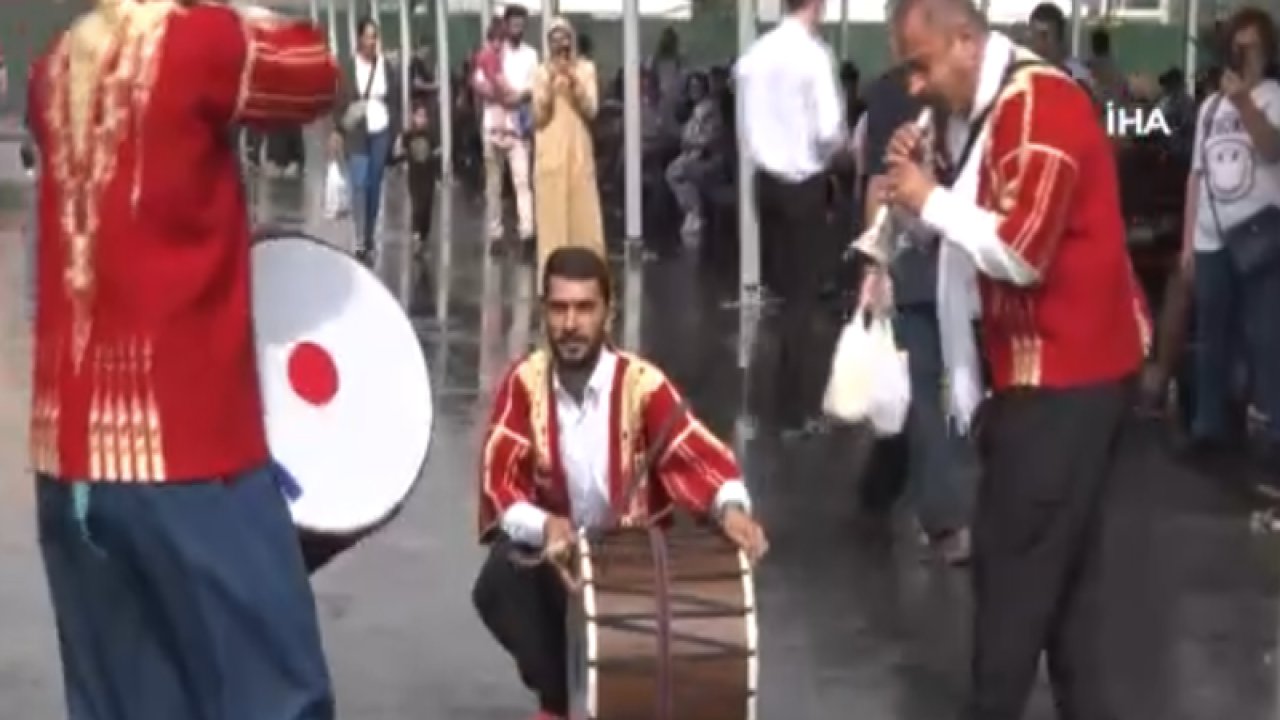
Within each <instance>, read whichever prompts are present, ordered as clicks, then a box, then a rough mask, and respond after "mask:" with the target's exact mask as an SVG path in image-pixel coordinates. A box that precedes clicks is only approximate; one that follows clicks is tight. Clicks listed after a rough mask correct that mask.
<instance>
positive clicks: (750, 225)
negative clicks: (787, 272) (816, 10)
mask: <svg viewBox="0 0 1280 720" xmlns="http://www.w3.org/2000/svg"><path fill="white" fill-rule="evenodd" d="M755 39H756V13H755V1H754V0H738V56H739V57H740V58H741V57H742V55H744V54H745V53H746V52H747V49H748V48H750V47H751V43H752V42H754V41H755ZM736 104H737V108H736V112H737V117H738V123H737V127H738V248H739V252H738V267H739V288H738V297H739V300H741V302H742V303H744V304H750V303H752V302H754V301H755V300H757V299H758V298H759V290H760V228H759V227H758V226H757V225H756V203H755V167H754V164H753V163H752V162H751V152H750V150H749V148H748V147H747V140H746V132H745V128H746V123H747V122H749V121H748V119H747V118H746V117H744V116H745V115H746V113H745V111H744V107H743V98H742V92H741V91H739V92H738V93H737V103H736Z"/></svg>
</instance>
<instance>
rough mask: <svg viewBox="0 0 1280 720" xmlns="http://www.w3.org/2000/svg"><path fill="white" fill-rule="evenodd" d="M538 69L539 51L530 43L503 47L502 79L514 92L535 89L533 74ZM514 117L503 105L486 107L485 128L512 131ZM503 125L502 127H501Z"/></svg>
mask: <svg viewBox="0 0 1280 720" xmlns="http://www.w3.org/2000/svg"><path fill="white" fill-rule="evenodd" d="M537 70H538V51H537V50H534V49H533V48H532V47H530V46H529V44H528V43H524V42H522V43H520V46H519V47H511V46H509V45H508V46H507V47H505V48H503V49H502V79H503V80H505V81H506V82H507V87H509V88H511V91H512V92H514V93H523V92H528V91H530V90H532V89H533V76H534V73H536V72H537ZM512 123H514V118H513V117H512V113H509V112H507V111H506V109H505V108H503V107H502V106H501V105H497V106H490V107H487V108H485V113H484V128H485V130H499V129H501V130H507V131H512V130H514V129H515V128H514V127H513V126H512ZM499 126H501V127H499Z"/></svg>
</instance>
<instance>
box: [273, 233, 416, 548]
mask: <svg viewBox="0 0 1280 720" xmlns="http://www.w3.org/2000/svg"><path fill="white" fill-rule="evenodd" d="M251 263H252V271H253V319H254V328H255V332H256V336H257V338H256V339H257V348H258V373H259V376H260V379H261V383H262V397H263V404H264V406H265V412H266V427H267V440H268V443H269V445H270V448H271V454H272V456H273V458H274V459H275V461H276V462H277V463H278V464H279V465H280V466H281V468H283V470H284V473H283V475H285V476H287V479H288V485H289V486H290V487H287V488H286V494H287V495H288V496H289V504H290V509H291V510H292V513H293V518H294V522H295V524H296V525H297V527H298V531H299V535H300V537H301V540H302V546H303V552H304V555H305V556H306V560H307V566H308V569H309V570H311V571H315V570H316V569H318V568H319V567H321V566H322V565H324V564H325V563H326V562H328V561H329V560H330V559H332V558H333V557H334V556H335V555H337V554H338V553H339V552H342V551H343V550H346V549H347V548H349V547H351V546H352V545H354V544H355V543H356V542H357V541H359V540H360V539H361V538H363V537H365V536H366V535H368V534H369V533H371V532H373V531H374V530H376V529H377V528H379V527H380V526H382V525H383V524H384V523H386V522H387V521H389V520H390V519H391V518H392V517H393V516H394V515H395V513H396V512H397V511H398V510H399V509H400V507H401V506H402V505H403V504H404V501H405V500H406V499H407V498H408V496H409V493H410V491H411V490H412V489H413V487H414V485H415V483H416V482H417V480H418V476H419V474H420V473H421V472H422V467H423V465H424V463H425V462H426V458H427V450H428V448H429V446H430V442H431V424H432V420H433V406H432V400H431V381H430V377H429V375H428V372H427V363H426V359H425V358H424V357H423V354H422V346H421V345H420V344H419V342H418V337H417V335H416V334H415V333H414V330H413V326H412V324H411V323H410V320H409V318H408V316H407V315H406V314H405V312H404V310H403V309H401V307H400V303H399V302H398V301H397V300H396V299H395V297H394V296H392V295H391V293H390V292H389V291H388V290H387V288H386V286H385V285H383V283H382V281H381V280H380V279H379V278H378V277H377V276H376V275H374V274H373V273H372V272H370V271H369V270H368V269H367V268H365V267H364V266H363V265H361V264H360V263H359V262H357V261H356V260H355V259H353V258H352V257H351V256H349V255H347V254H346V253H344V252H342V251H340V250H338V249H336V248H334V247H331V246H329V245H327V244H325V243H324V242H321V241H319V240H316V239H315V238H311V237H308V236H305V235H301V234H297V233H280V232H265V233H262V234H260V237H259V239H258V241H257V242H256V243H255V245H254V246H253V251H252V256H251Z"/></svg>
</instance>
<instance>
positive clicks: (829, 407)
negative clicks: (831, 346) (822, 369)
mask: <svg viewBox="0 0 1280 720" xmlns="http://www.w3.org/2000/svg"><path fill="white" fill-rule="evenodd" d="M910 406H911V376H910V373H909V371H908V368H907V355H906V353H904V352H902V351H900V350H898V345H897V342H896V341H895V340H894V338H893V326H892V324H891V323H890V322H889V320H888V319H887V318H885V317H870V318H869V317H868V313H867V311H866V310H865V309H861V308H860V309H859V310H858V311H857V312H856V313H854V315H853V318H851V319H850V320H849V322H848V323H846V324H845V326H844V330H842V331H841V333H840V341H839V342H838V343H837V344H836V352H835V355H834V356H833V357H832V359H831V375H830V376H829V377H828V379H827V389H826V393H825V394H824V396H823V398H822V409H823V411H824V412H825V413H826V414H827V415H828V416H830V417H831V418H833V419H835V420H838V421H841V422H846V423H850V424H853V423H860V422H870V423H871V426H872V428H874V429H875V431H876V434H878V435H896V434H898V433H900V432H902V428H903V426H904V425H905V424H906V420H907V411H908V410H909V409H910Z"/></svg>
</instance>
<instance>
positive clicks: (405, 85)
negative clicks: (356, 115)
mask: <svg viewBox="0 0 1280 720" xmlns="http://www.w3.org/2000/svg"><path fill="white" fill-rule="evenodd" d="M412 10H413V8H411V7H409V0H400V101H401V102H400V111H401V112H402V113H404V125H403V127H409V116H410V115H412V114H413V106H412V105H411V104H410V103H411V102H412V99H413V88H411V87H410V86H409V83H410V82H411V78H410V73H409V65H410V60H411V59H412V58H413V37H412V25H411V20H410V13H411V12H412Z"/></svg>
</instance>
